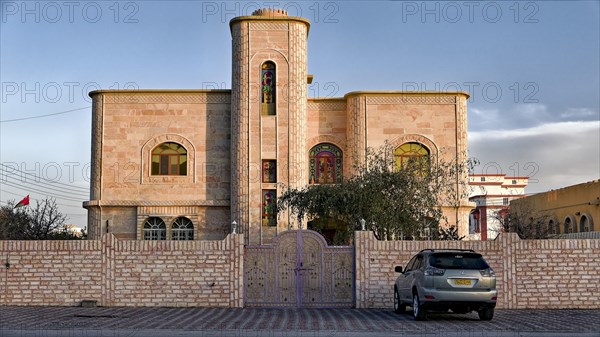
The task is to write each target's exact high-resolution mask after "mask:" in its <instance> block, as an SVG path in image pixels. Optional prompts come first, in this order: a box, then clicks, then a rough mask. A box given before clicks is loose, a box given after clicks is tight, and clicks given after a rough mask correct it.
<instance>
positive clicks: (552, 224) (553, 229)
mask: <svg viewBox="0 0 600 337" xmlns="http://www.w3.org/2000/svg"><path fill="white" fill-rule="evenodd" d="M558 233H559V230H558V222H557V221H555V220H554V219H550V221H548V234H558Z"/></svg>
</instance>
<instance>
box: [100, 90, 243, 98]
mask: <svg viewBox="0 0 600 337" xmlns="http://www.w3.org/2000/svg"><path fill="white" fill-rule="evenodd" d="M198 93H222V94H231V89H100V90H93V91H90V92H89V93H88V95H89V96H90V97H94V95H99V94H128V95H130V94H198Z"/></svg>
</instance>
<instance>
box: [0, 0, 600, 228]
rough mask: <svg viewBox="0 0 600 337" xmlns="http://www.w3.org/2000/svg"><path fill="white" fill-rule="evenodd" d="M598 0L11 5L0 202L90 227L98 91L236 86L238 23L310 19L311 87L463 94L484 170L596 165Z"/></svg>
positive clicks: (569, 180)
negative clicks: (275, 14) (278, 14)
mask: <svg viewBox="0 0 600 337" xmlns="http://www.w3.org/2000/svg"><path fill="white" fill-rule="evenodd" d="M599 3H600V2H599V1H508V2H501V1H496V2H494V1H427V2H424V1H314V0H313V1H307V2H304V1H295V2H291V1H279V2H278V1H265V2H261V1H256V2H255V1H193V0H190V1H114V0H111V1H82V2H77V1H5V0H1V1H0V83H1V97H0V203H6V202H7V201H9V200H14V201H19V200H21V199H22V198H23V197H24V196H25V195H28V194H29V195H31V198H32V203H35V200H43V199H44V198H46V197H53V198H56V202H57V203H58V205H59V209H60V210H61V212H62V213H64V214H66V215H67V216H68V218H69V219H68V221H67V222H68V223H73V224H76V225H77V226H80V227H85V225H86V221H87V220H86V210H85V209H83V208H82V206H81V204H82V202H83V201H85V200H88V198H89V175H90V172H89V165H90V164H89V163H90V146H91V144H90V143H91V100H90V98H89V96H88V95H87V94H88V92H89V91H92V90H97V89H101V88H102V89H211V88H213V89H214V88H220V89H229V88H231V35H230V31H229V24H228V23H229V20H231V19H232V18H234V17H236V16H240V15H250V14H251V13H252V12H253V11H254V10H255V9H257V8H262V7H276V8H284V9H286V10H287V11H288V14H289V15H294V16H302V17H304V18H307V19H308V20H310V21H311V28H310V33H309V42H308V72H309V73H310V74H313V75H314V81H313V84H312V85H310V86H309V88H308V89H309V95H310V96H318V97H341V96H343V95H344V94H345V93H348V92H351V91H356V90H435V91H455V90H461V91H467V92H469V93H470V95H471V97H470V99H469V101H468V130H469V157H471V158H475V159H477V161H478V162H479V164H478V165H477V166H476V167H475V168H474V171H473V173H476V174H495V173H502V174H507V175H512V176H515V175H517V176H529V177H531V178H530V183H529V186H528V187H527V188H526V192H527V193H537V192H543V191H547V190H550V189H556V188H561V187H565V186H569V185H574V184H578V183H583V182H587V181H590V180H595V179H598V178H599V176H600V173H599V172H600V70H599V68H600V42H599V41H600V36H599V35H600V4H599Z"/></svg>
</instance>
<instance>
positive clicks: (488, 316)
mask: <svg viewBox="0 0 600 337" xmlns="http://www.w3.org/2000/svg"><path fill="white" fill-rule="evenodd" d="M477 314H479V319H480V320H482V321H491V320H492V318H494V308H483V309H481V310H479V311H477Z"/></svg>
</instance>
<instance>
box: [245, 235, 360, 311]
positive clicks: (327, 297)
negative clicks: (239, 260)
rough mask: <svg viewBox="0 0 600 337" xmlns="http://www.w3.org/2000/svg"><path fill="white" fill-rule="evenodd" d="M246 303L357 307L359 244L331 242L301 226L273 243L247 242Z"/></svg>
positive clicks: (282, 305) (284, 305) (275, 306)
mask: <svg viewBox="0 0 600 337" xmlns="http://www.w3.org/2000/svg"><path fill="white" fill-rule="evenodd" d="M244 305H245V306H247V307H272V308H279V307H312V308H340V307H342V308H351V307H354V305H355V266H354V247H353V246H328V245H327V242H326V241H325V239H324V238H323V236H321V235H320V234H319V233H317V232H314V231H311V230H301V229H300V230H289V231H285V232H282V233H280V234H279V235H278V236H277V237H275V238H274V240H273V243H272V244H270V245H249V246H246V247H245V251H244Z"/></svg>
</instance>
